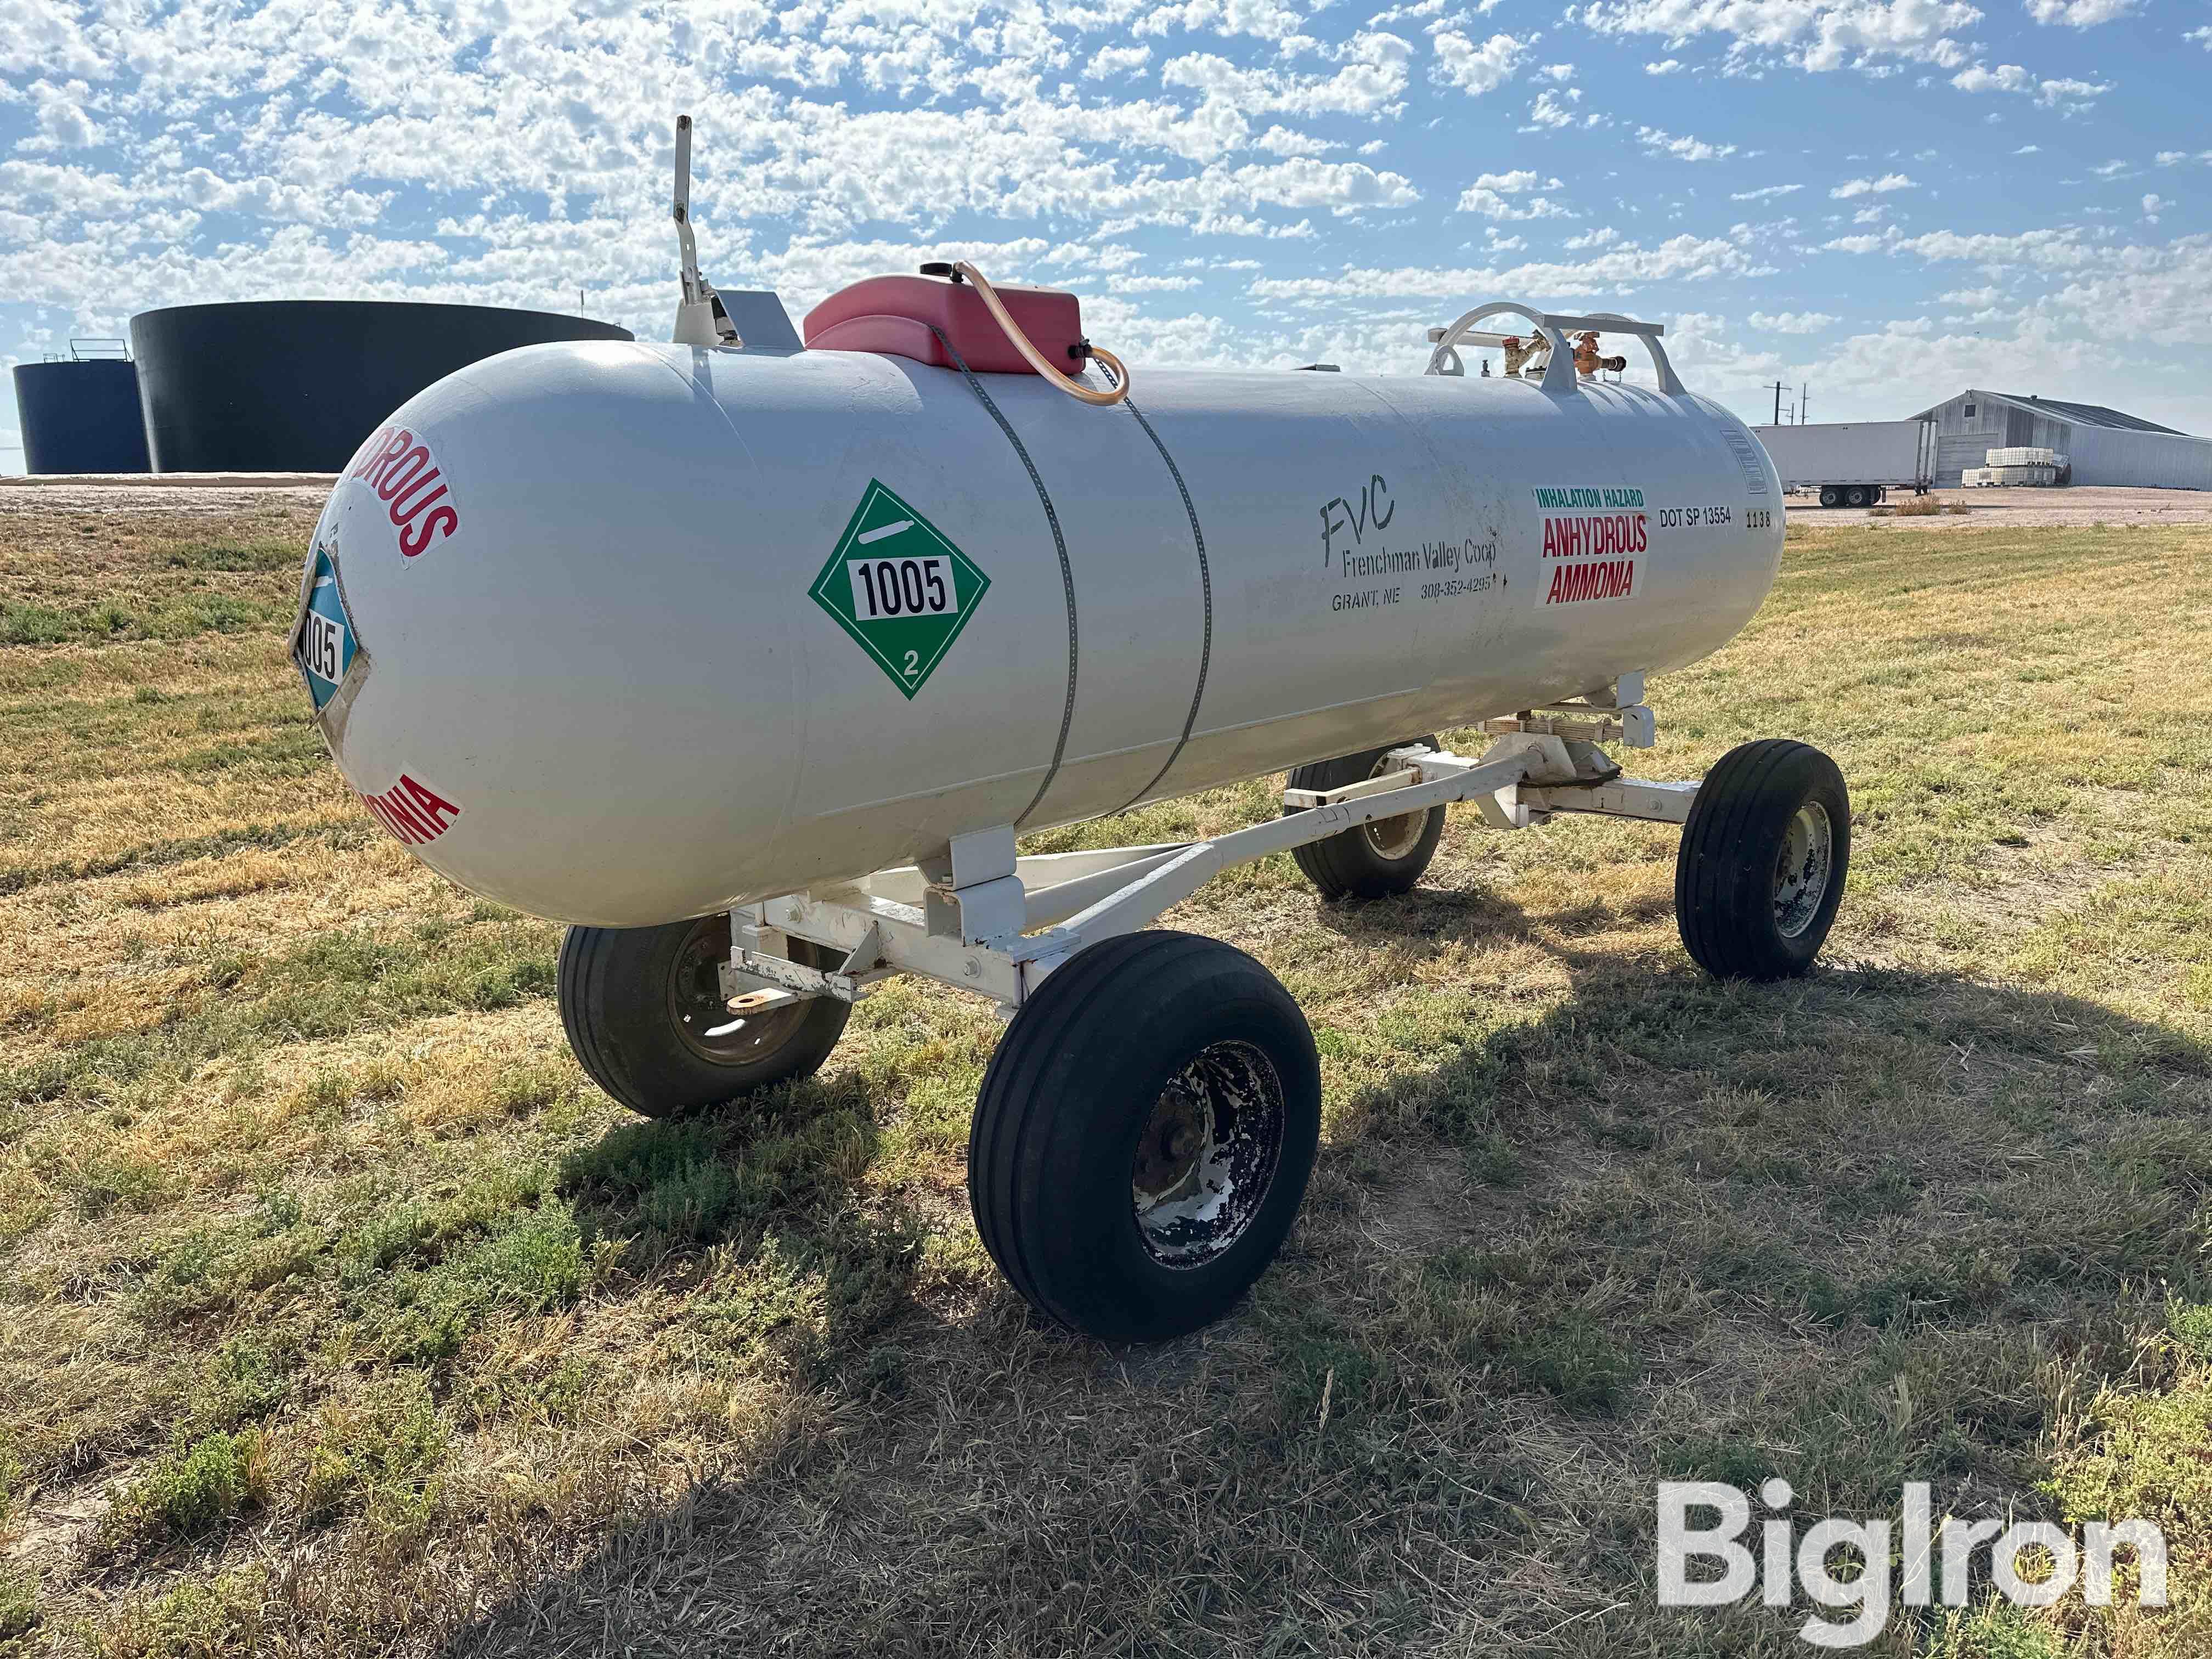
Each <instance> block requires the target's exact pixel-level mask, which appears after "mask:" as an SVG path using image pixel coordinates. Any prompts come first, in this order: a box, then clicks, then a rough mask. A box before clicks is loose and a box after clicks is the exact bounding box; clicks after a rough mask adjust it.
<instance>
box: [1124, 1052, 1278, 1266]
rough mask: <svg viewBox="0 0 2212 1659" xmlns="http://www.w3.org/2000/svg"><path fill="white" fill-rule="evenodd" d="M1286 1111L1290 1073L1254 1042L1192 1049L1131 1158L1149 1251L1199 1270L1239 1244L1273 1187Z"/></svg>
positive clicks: (1133, 1192) (1133, 1199)
mask: <svg viewBox="0 0 2212 1659" xmlns="http://www.w3.org/2000/svg"><path fill="white" fill-rule="evenodd" d="M1287 1116H1288V1114H1287V1111H1286V1109H1285V1104H1284V1092H1283V1079H1282V1077H1281V1075H1280V1073H1278V1072H1277V1071H1276V1069H1275V1066H1274V1062H1273V1060H1269V1059H1268V1058H1267V1055H1266V1054H1263V1053H1261V1051H1260V1050H1259V1049H1258V1048H1255V1047H1254V1046H1253V1045H1252V1044H1251V1043H1249V1042H1216V1043H1213V1044H1212V1045H1210V1046H1209V1047H1207V1048H1201V1049H1200V1050H1199V1052H1198V1053H1197V1054H1194V1055H1193V1056H1192V1057H1191V1059H1190V1060H1188V1062H1187V1063H1186V1064H1185V1065H1184V1066H1183V1067H1182V1070H1180V1071H1178V1072H1177V1073H1176V1074H1175V1075H1174V1076H1173V1077H1171V1078H1170V1079H1168V1083H1167V1086H1166V1087H1165V1088H1164V1089H1162V1090H1161V1091H1160V1093H1159V1096H1158V1098H1157V1099H1156V1100H1155V1101H1154V1102H1153V1103H1152V1111H1151V1113H1150V1114H1149V1115H1148V1116H1147V1117H1146V1121H1145V1126H1144V1128H1143V1129H1142V1131H1141V1132H1140V1133H1139V1135H1138V1137H1137V1145H1136V1148H1135V1151H1134V1153H1133V1156H1132V1158H1131V1160H1130V1171H1129V1196H1130V1203H1131V1206H1132V1208H1133V1212H1134V1215H1135V1218H1136V1222H1137V1236H1138V1237H1139V1239H1140V1240H1141V1241H1142V1243H1143V1244H1144V1247H1145V1253H1146V1255H1149V1256H1151V1257H1152V1260H1153V1261H1157V1262H1158V1263H1159V1264H1160V1265H1161V1266H1163V1267H1177V1268H1190V1267H1203V1266H1205V1265H1206V1263H1207V1262H1209V1261H1214V1260H1215V1259H1217V1258H1218V1257H1219V1256H1220V1255H1223V1254H1224V1253H1225V1252H1226V1251H1227V1250H1229V1249H1231V1247H1233V1246H1234V1245H1235V1244H1236V1243H1237V1240H1238V1239H1240V1238H1242V1237H1243V1236H1244V1235H1245V1233H1246V1232H1247V1231H1249V1230H1250V1228H1251V1225H1252V1224H1253V1222H1254V1221H1255V1219H1256V1218H1258V1216H1259V1214H1260V1212H1261V1208H1262V1207H1263V1206H1265V1205H1266V1203H1267V1194H1268V1193H1269V1192H1270V1191H1271V1190H1272V1189H1273V1187H1274V1184H1275V1171H1276V1169H1277V1168H1278V1167H1279V1165H1280V1164H1281V1162H1282V1155H1283V1136H1284V1128H1285V1121H1286V1119H1287Z"/></svg>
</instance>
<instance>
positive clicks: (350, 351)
mask: <svg viewBox="0 0 2212 1659" xmlns="http://www.w3.org/2000/svg"><path fill="white" fill-rule="evenodd" d="M633 338H635V336H634V335H632V334H631V333H630V331H629V330H628V329H626V328H617V326H616V325H614V324H612V323H601V322H595V321H593V320H592V319H590V318H588V317H566V316H562V315H561V314H560V313H557V312H548V311H511V310H507V309H505V308H503V307H497V306H447V305H416V304H410V303H408V302H405V301H379V300H267V301H249V302H246V303H243V304H238V305H210V306H171V307H167V308H166V309H164V310H161V311H142V312H140V313H138V315H137V316H136V317H133V318H132V319H131V355H132V356H135V357H137V360H138V380H139V388H140V396H141V399H142V401H143V403H144V404H145V409H146V436H147V439H148V441H149V445H150V447H151V449H152V453H153V461H154V470H155V471H157V472H337V471H340V470H342V469H343V467H344V465H345V464H346V462H347V461H348V460H349V459H350V458H351V457H352V454H353V453H354V451H355V450H356V449H357V448H359V447H361V442H362V440H363V439H364V438H366V437H368V435H369V434H370V433H372V432H374V431H375V430H376V428H378V427H380V426H381V425H382V424H383V423H384V417H385V416H387V415H389V414H391V413H392V410H395V409H397V408H398V407H399V405H400V404H404V403H405V402H406V401H407V400H408V399H409V398H411V397H413V396H414V395H415V394H416V392H420V391H421V390H422V388H423V387H424V386H428V385H430V384H431V383H432V382H434V381H436V380H443V379H445V377H446V376H447V375H448V374H452V373H453V371H454V370H455V369H457V368H467V367H468V366H469V365H470V364H471V363H473V362H478V361H479V360H481V359H483V358H485V357H489V356H494V355H495V354H497V353H499V352H501V351H511V350H513V349H514V348H515V347H517V346H526V345H538V344H540V343H544V342H545V341H548V340H628V339H633Z"/></svg>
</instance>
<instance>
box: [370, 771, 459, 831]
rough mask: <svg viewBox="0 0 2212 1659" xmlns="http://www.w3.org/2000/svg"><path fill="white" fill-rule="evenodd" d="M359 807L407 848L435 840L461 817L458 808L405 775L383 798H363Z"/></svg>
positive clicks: (401, 775) (376, 796)
mask: <svg viewBox="0 0 2212 1659" xmlns="http://www.w3.org/2000/svg"><path fill="white" fill-rule="evenodd" d="M361 804H362V805H363V806H366V807H367V808H368V810H369V811H370V813H371V814H372V815H373V816H374V817H375V819H376V821H377V822H378V823H380V824H382V825H383V826H384V827H385V828H386V829H389V830H390V831H392V834H393V835H395V836H398V838H399V839H400V840H401V841H402V842H405V843H406V844H407V845H408V846H410V847H420V846H421V845H422V843H423V842H430V841H435V840H437V839H438V837H439V836H442V835H444V834H445V833H446V831H447V829H448V828H449V827H450V826H451V825H452V823H453V820H454V819H455V818H458V817H460V815H461V809H460V808H459V807H458V806H456V805H453V802H451V801H449V800H447V799H446V798H445V797H444V796H443V795H441V794H439V793H437V792H436V791H435V790H433V789H431V788H429V787H427V786H426V785H424V784H422V783H419V782H417V781H416V780H415V779H413V778H411V777H410V776H408V775H407V774H406V773H404V772H402V773H401V774H400V775H399V781H398V782H397V783H395V784H393V785H392V787H391V788H389V789H387V790H386V791H385V792H384V793H382V794H380V795H363V796H362V797H361Z"/></svg>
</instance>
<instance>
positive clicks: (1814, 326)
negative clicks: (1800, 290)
mask: <svg viewBox="0 0 2212 1659" xmlns="http://www.w3.org/2000/svg"><path fill="white" fill-rule="evenodd" d="M1744 320H1745V321H1746V322H1747V323H1749V324H1750V325H1752V326H1753V328H1755V329H1757V330H1759V331H1760V332H1761V333H1763V334H1818V333H1819V332H1820V331H1821V330H1822V329H1824V328H1832V327H1833V326H1834V325H1836V324H1838V323H1840V322H1841V321H1843V319H1842V318H1840V317H1836V316H1832V315H1831V314H1829V313H1827V312H1825V311H1777V312H1766V311H1754V312H1753V313H1751V315H1750V316H1748V317H1747V318H1745V319H1744Z"/></svg>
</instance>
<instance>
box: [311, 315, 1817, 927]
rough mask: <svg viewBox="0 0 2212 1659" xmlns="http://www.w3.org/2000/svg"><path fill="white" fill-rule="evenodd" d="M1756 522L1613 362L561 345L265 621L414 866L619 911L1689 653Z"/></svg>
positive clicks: (868, 862)
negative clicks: (1485, 366) (1057, 358)
mask: <svg viewBox="0 0 2212 1659" xmlns="http://www.w3.org/2000/svg"><path fill="white" fill-rule="evenodd" d="M1782 538H1783V523H1782V512H1781V506H1780V496H1779V486H1778V480H1777V478H1776V477H1775V474H1774V471H1773V468H1772V467H1771V465H1770V464H1769V462H1768V461H1767V459H1766V457H1765V453H1764V451H1762V450H1761V449H1760V448H1759V447H1758V445H1757V444H1756V442H1755V441H1753V439H1752V438H1751V437H1750V436H1749V435H1748V434H1747V432H1746V430H1745V428H1744V427H1743V425H1742V423H1741V422H1739V421H1737V420H1736V419H1735V416H1732V415H1730V414H1729V413H1728V412H1727V411H1726V410H1723V409H1722V408H1720V407H1719V406H1718V405H1717V404H1713V403H1711V402H1709V401H1706V400H1705V399H1703V398H1697V397H1695V396H1692V395H1689V394H1686V393H1674V394H1672V395H1668V394H1662V392H1657V391H1654V390H1652V389H1650V388H1648V387H1644V386H1637V385H1629V384H1600V383H1595V382H1590V381H1583V382H1582V383H1581V384H1579V385H1578V386H1570V387H1567V388H1565V389H1563V390H1561V389H1552V388H1547V387H1541V386H1538V385H1536V384H1534V383H1533V382H1522V381H1517V380H1470V379H1453V378H1446V377H1443V376H1435V377H1425V376H1413V375H1407V376H1398V377H1378V376H1368V375H1355V374H1301V373H1290V372H1272V373H1268V372H1250V373H1243V372H1208V371H1198V370H1193V371H1188V372H1174V371H1167V370H1151V371H1146V370H1143V369H1141V368H1140V369H1139V371H1138V373H1137V375H1136V381H1135V395H1134V396H1133V398H1131V399H1130V401H1129V402H1128V403H1127V404H1123V405H1121V406H1119V407H1115V408H1110V409H1099V408H1092V407H1087V406H1085V405H1084V404H1079V403H1078V402H1076V401H1074V400H1073V399H1072V398H1068V397H1066V396H1063V395H1061V394H1060V392H1058V391H1056V390H1054V388H1053V387H1051V386H1048V384H1046V383H1045V382H1044V381H1043V380H1039V379H1037V378H1036V377H1035V376H1033V375H1023V374H978V375H975V376H974V377H973V378H972V379H971V378H969V377H967V376H963V374H961V373H959V372H957V371H956V370H954V369H950V368H932V367H928V366H926V365H924V364H922V363H920V362H913V361H909V360H908V359H907V358H905V357H899V356H884V355H878V354H876V353H873V352H866V351H838V350H805V351H800V352H796V353H789V354H763V353H760V352H749V351H738V350H727V349H696V348H692V347H688V346H678V345H653V344H645V343H557V344H546V345H538V346H532V347H529V348H526V349H521V350H516V351H511V352H507V353H505V354H503V355H501V356H497V357H494V358H491V359H489V360H487V361H485V362H478V363H476V364H473V365H471V366H470V367H468V368H464V369H461V370H460V371H459V372H458V373H455V374H450V375H448V376H447V378H446V379H444V380H441V381H439V382H438V383H436V384H435V386H431V387H429V388H428V390H426V391H424V392H422V393H420V394H419V395H417V396H416V397H415V398H412V399H410V401H409V402H408V403H407V404H405V405H404V406H403V407H402V408H401V409H400V410H398V412H397V413H396V414H395V415H393V416H392V417H391V419H390V421H389V422H387V423H386V426H385V427H384V428H383V429H381V430H380V431H379V432H378V433H376V434H375V435H373V436H372V437H371V438H370V439H369V441H368V442H367V443H366V444H365V445H363V446H362V448H361V450H360V451H359V453H357V454H356V456H355V457H354V458H353V459H352V461H351V463H350V465H349V467H348V469H347V471H346V472H345V473H344V475H343V477H342V479H341V481H340V483H338V485H337V489H335V490H334V492H333V493H332V495H331V499H330V501H329V504H328V506H327V507H326V508H325V511H324V513H323V515H322V518H321V520H320V522H319V525H318V526H317V528H316V531H315V535H314V541H313V547H312V549H311V550H310V552H309V556H308V561H307V570H306V573H305V576H304V579H303V586H302V616H301V625H300V629H299V631H298V634H297V635H296V636H295V637H296V645H295V653H296V654H297V656H298V658H299V660H300V662H301V667H302V671H303V672H304V673H305V675H306V677H307V684H308V686H309V689H310V690H311V691H312V692H313V696H314V697H315V699H316V702H317V705H318V708H319V717H320V719H321V720H322V721H323V724H324V727H325V734H326V736H327V737H328V738H329V741H330V744H331V751H332V753H333V755H334V756H335V757H336V759H337V764H338V766H339V768H340V769H341V770H342V771H343V774H344V775H345V777H346V778H347V780H348V781H349V782H350V783H351V785H352V786H353V787H354V788H355V789H356V791H357V792H359V793H361V794H362V796H363V797H364V799H366V800H367V801H368V804H369V805H370V808H371V810H372V811H374V812H375V814H376V815H377V816H378V817H380V819H381V820H382V821H383V822H384V823H386V826H387V827H389V828H390V829H392V830H393V832H394V833H396V834H397V835H398V836H400V838H401V839H402V840H404V841H405V842H408V843H409V845H410V847H412V848H413V849H414V851H415V852H416V854H418V855H419V856H420V857H421V858H422V859H423V860H425V861H426V862H428V864H430V865H431V866H434V867H435V868H436V869H438V870H440V871H441V872H444V873H445V874H446V875H447V876H450V877H451V878H453V879H454V880H455V881H457V882H459V883H460V884H462V885H464V886H465V887H468V888H471V889H473V890H476V891H477V892H480V893H483V894H485V895H488V896H490V897H493V898H495V899H499V900H502V901H504V902H507V903H510V904H513V905H515V906H518V907H520V908H522V909H525V910H528V911H532V912H535V913H537V914H539V915H546V916H551V917H556V918H558V919H561V920H564V921H573V922H584V923H592V924H598V925H601V926H617V927H629V926H643V925H647V924H653V923H660V922H666V921H674V920H678V919H680V918H683V917H685V916H691V915H703V914H706V913H708V912H709V911H713V910H717V909H722V908H728V907H730V906H732V905H733V904H736V903H739V902H746V901H749V900H751V899H754V898H759V897H764V896H774V895H778V894H782V893H787V892H793V891H797V890H801V889H805V888H808V887H819V886H822V885H823V884H827V883H829V882H832V881H835V880H836V879H839V878H851V877H854V876H858V875H861V874H864V873H866V872H869V871H872V870H875V869H878V868H881V867H885V866H891V865H896V864H899V863H902V862H911V861H914V860H917V859H919V858H922V857H925V856H927V855H929V854H933V852H936V851H937V850H939V849H941V848H943V847H944V846H945V843H946V842H947V841H948V839H949V838H950V837H951V836H954V835H957V834H961V833H963V832H966V831H971V830H975V829H986V828H989V827H992V826H995V825H1000V824H1007V823H1013V824H1016V825H1018V826H1019V827H1020V828H1021V829H1024V830H1025V831H1026V830H1033V829H1042V828H1044V827H1046V826H1048V825H1053V824H1058V823H1068V822H1072V821H1074V820H1079V819H1083V818H1088V817H1097V816H1100V815H1103V814H1106V813H1110V812H1113V811H1117V810H1118V809H1121V808H1122V807H1125V806H1127V805H1131V804H1133V803H1134V802H1136V801H1138V800H1139V799H1157V798H1159V797H1163V796H1168V795H1175V794H1182V793H1188V792H1191V791H1193V790H1197V789H1201V788H1206V787H1213V786H1217V785H1220V784H1224V783H1227V782H1230V781H1234V780H1237V779H1241V778H1245V777H1249V776H1253V775H1259V774H1263V773H1267V772H1270V771H1274V770H1278V769H1282V768H1285V767H1287V766H1290V765H1292V764H1294V763H1299V762H1303V761H1308V760H1313V759H1317V758H1321V757H1330V756H1336V755H1341V754H1346V753H1350V752H1352V751H1355V750H1363V749H1367V748H1371V747H1374V746H1376V745H1377V744H1388V743H1392V742H1397V741H1401V740H1404V739H1407V738H1412V737H1414V736H1416V735H1418V734H1420V733H1423V732H1432V731H1435V730H1437V729H1439V728H1442V727H1448V726H1455V725H1462V724H1465V723H1468V722H1469V721H1472V720H1477V719H1480V718H1483V717H1486V716H1490V715H1494V714H1505V713H1510V712H1511V711H1513V710H1516V709H1518V708H1528V707H1531V706H1534V705H1539V704H1542V703H1545V702H1551V701H1555V700H1558V699H1560V698H1565V697H1570V696H1576V695H1577V694H1581V693H1583V692H1586V691H1589V690H1595V689H1596V688H1599V687H1601V686H1605V685H1607V684H1609V683H1610V682H1612V681H1613V679H1614V678H1615V677H1617V676H1619V675H1621V674H1623V673H1626V672H1630V671H1638V670H1644V671H1656V670H1664V669H1668V668H1674V667H1677V666H1680V665H1683V664H1686V663H1689V662H1692V661H1694V660H1695V659H1698V658H1700V657H1702V656H1705V654H1707V653H1710V652H1711V651H1713V650H1714V649H1715V648H1717V647H1718V646H1720V645H1721V644H1722V643H1723V642H1724V641H1727V640H1728V639H1729V637H1730V636H1731V635H1734V634H1735V632H1736V631H1737V630H1738V629H1740V628H1741V627H1742V625H1743V624H1744V623H1745V622H1746V621H1747V620H1748V619H1749V618H1750V617H1751V615H1752V613H1753V611H1755V610H1756V609H1757V607H1758V605H1759V602H1760V600H1761V599H1763V598H1764V596H1765V592H1766V591H1767V588H1768V586H1769V585H1770V584H1771V581H1772V580H1773V577H1774V574H1775V570H1776V568H1777V564H1778V559H1779V556H1780V553H1781V547H1782Z"/></svg>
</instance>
